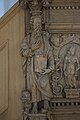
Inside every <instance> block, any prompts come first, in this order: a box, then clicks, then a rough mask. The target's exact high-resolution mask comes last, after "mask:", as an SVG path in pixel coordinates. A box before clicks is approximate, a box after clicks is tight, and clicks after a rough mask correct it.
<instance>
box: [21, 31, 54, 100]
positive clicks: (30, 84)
mask: <svg viewBox="0 0 80 120" xmlns="http://www.w3.org/2000/svg"><path fill="white" fill-rule="evenodd" d="M46 34H48V33H47V32H46V31H43V33H42V45H41V47H40V48H39V49H37V50H35V51H34V55H33V56H32V57H31V58H28V51H29V42H30V35H29V37H28V38H29V39H28V40H27V39H25V41H24V42H23V43H25V46H26V49H25V50H24V53H25V56H26V57H27V62H26V64H25V65H23V66H24V70H25V68H26V67H27V69H26V72H25V74H27V88H28V89H29V90H30V91H31V92H32V102H36V101H37V102H38V101H41V100H45V99H46V100H49V99H50V98H52V97H53V94H52V91H51V86H50V73H46V74H41V73H39V72H36V71H35V66H36V62H35V58H36V56H41V55H42V56H45V57H47V61H46V60H45V62H47V64H46V69H50V71H53V70H54V57H53V53H52V49H51V46H50V45H49V41H48V38H47V37H46ZM38 39H39V38H38ZM27 42H28V43H27ZM30 44H31V42H30ZM22 48H24V47H23V46H22ZM25 59H26V58H25ZM38 60H39V59H38ZM24 63H25V62H24ZM44 64H45V63H44ZM25 66H26V67H25Z"/></svg>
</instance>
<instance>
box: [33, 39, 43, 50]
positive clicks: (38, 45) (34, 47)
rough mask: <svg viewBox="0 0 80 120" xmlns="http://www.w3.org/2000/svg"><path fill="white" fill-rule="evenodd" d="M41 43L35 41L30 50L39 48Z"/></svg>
mask: <svg viewBox="0 0 80 120" xmlns="http://www.w3.org/2000/svg"><path fill="white" fill-rule="evenodd" d="M41 44H42V43H41V42H40V41H37V42H36V43H34V44H32V46H31V50H32V51H35V50H36V49H39V48H40V46H41Z"/></svg>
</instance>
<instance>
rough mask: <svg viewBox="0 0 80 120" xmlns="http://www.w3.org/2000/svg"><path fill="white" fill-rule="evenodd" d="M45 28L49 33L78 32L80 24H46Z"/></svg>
mask: <svg viewBox="0 0 80 120" xmlns="http://www.w3.org/2000/svg"><path fill="white" fill-rule="evenodd" d="M45 28H46V29H47V30H49V32H50V33H55V32H57V33H59V32H68V33H69V32H72V33H75V32H80V23H74V24H73V23H46V25H45Z"/></svg>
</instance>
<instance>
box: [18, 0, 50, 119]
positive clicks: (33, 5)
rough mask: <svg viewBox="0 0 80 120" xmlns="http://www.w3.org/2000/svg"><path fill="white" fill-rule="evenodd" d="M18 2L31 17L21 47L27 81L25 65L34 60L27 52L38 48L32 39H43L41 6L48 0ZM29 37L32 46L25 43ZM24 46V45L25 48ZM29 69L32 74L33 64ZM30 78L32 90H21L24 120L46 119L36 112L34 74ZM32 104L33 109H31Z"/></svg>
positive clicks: (45, 116)
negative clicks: (28, 28)
mask: <svg viewBox="0 0 80 120" xmlns="http://www.w3.org/2000/svg"><path fill="white" fill-rule="evenodd" d="M19 3H20V6H21V7H22V8H23V9H27V8H29V10H30V14H31V17H30V31H28V34H27V35H26V38H25V40H24V43H23V47H22V54H23V56H24V57H25V54H26V59H25V62H24V65H23V69H24V75H25V81H27V67H26V66H27V65H28V64H29V63H31V62H33V60H34V59H33V58H32V57H31V54H30V55H29V53H30V52H33V51H35V50H36V49H38V48H36V46H34V44H33V43H34V41H35V40H36V41H37V39H38V38H39V41H38V42H40V40H41V39H43V35H42V34H44V35H45V33H43V30H42V8H43V7H48V6H49V1H48V0H19ZM36 26H37V27H38V28H37V29H38V31H36ZM35 31H36V32H37V34H38V35H37V34H36V32H35ZM47 35H48V34H47ZM47 37H48V36H47ZM26 39H27V40H26ZM29 39H30V42H31V43H30V45H32V46H30V45H28V43H27V42H28V40H29ZM26 43H27V44H26ZM38 44H40V43H37V46H39V45H38ZM24 46H26V48H25V47H24ZM39 47H40V46H39ZM25 49H28V50H27V51H28V52H29V53H28V54H27V53H25ZM30 50H31V51H30ZM27 56H28V57H27ZM27 62H28V64H27ZM28 66H29V65H28ZM42 67H43V66H42ZM29 69H31V70H30V71H29V72H31V73H32V74H33V69H34V68H33V65H31V66H29ZM29 69H28V70H29ZM38 69H39V68H38ZM30 75H31V74H30ZM32 80H33V82H32V87H33V88H32V91H28V90H24V91H22V97H21V99H22V102H23V117H24V120H27V119H29V120H35V119H36V120H47V119H48V117H47V114H43V113H38V111H37V108H38V104H39V102H35V103H36V104H35V103H34V101H36V99H37V98H36V96H37V95H36V94H38V93H37V92H36V91H37V90H36V86H37V85H36V84H35V81H34V75H32ZM25 84H28V83H26V82H25ZM37 87H38V86H37ZM27 88H28V85H27ZM30 92H31V94H30ZM30 95H31V96H30ZM29 100H30V101H29ZM34 104H35V105H34ZM33 105H34V110H32V109H33ZM30 107H31V108H30ZM32 111H35V112H34V113H32Z"/></svg>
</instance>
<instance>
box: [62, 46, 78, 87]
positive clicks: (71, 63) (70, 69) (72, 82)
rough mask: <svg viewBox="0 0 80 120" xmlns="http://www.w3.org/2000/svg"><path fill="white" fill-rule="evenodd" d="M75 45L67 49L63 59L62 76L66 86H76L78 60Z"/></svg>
mask: <svg viewBox="0 0 80 120" xmlns="http://www.w3.org/2000/svg"><path fill="white" fill-rule="evenodd" d="M75 52H76V49H75V46H72V47H70V48H69V50H68V51H67V54H66V56H65V59H64V68H63V69H64V76H65V80H66V85H67V87H68V88H77V76H78V74H77V73H78V70H79V60H78V58H77V56H76V55H75Z"/></svg>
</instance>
